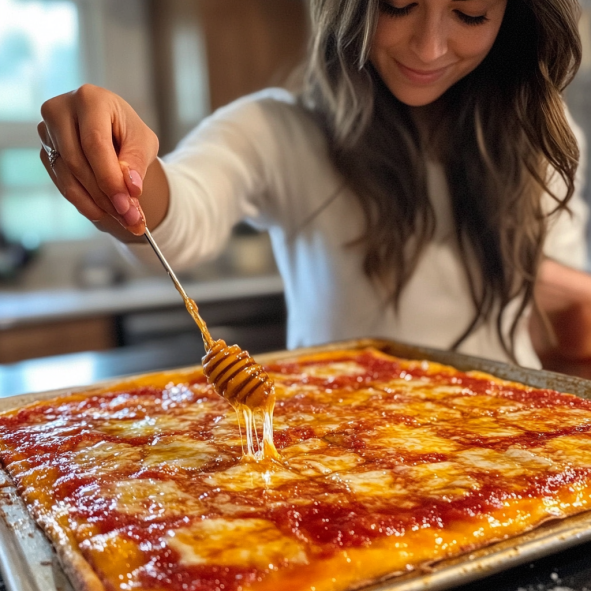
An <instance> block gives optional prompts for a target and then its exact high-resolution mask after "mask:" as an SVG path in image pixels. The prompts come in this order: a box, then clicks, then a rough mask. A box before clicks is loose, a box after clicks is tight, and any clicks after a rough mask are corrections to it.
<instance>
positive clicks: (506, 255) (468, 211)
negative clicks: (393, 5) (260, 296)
mask: <svg viewBox="0 0 591 591" xmlns="http://www.w3.org/2000/svg"><path fill="white" fill-rule="evenodd" d="M378 10H379V0H311V14H312V27H313V43H312V46H311V50H310V56H309V60H308V67H307V71H306V78H305V86H304V90H303V93H302V101H303V103H304V105H305V106H306V108H308V109H310V110H311V111H312V112H313V113H314V114H315V116H316V117H317V118H318V120H319V121H320V123H321V125H322V126H323V128H324V129H325V131H326V134H327V137H328V140H329V146H330V151H331V155H332V158H333V160H334V162H335V165H336V166H337V168H338V169H339V170H340V171H341V173H342V175H343V176H344V178H345V179H346V180H347V182H348V183H349V184H350V186H351V187H352V188H353V189H354V190H355V192H356V194H357V195H358V196H359V199H360V202H361V205H362V207H363V211H364V213H365V220H366V231H365V233H364V234H363V236H361V237H360V241H362V243H363V244H364V245H365V248H366V255H365V262H364V271H365V273H366V274H367V275H368V276H369V277H371V278H373V279H376V280H380V281H382V282H386V283H387V284H388V285H389V286H390V290H391V297H392V301H393V304H394V305H395V306H396V305H397V303H398V301H399V298H400V294H401V292H402V290H403V288H404V286H405V285H406V283H407V281H408V279H409V278H410V276H411V275H412V273H413V271H414V269H415V267H416V265H417V262H418V260H419V258H420V255H421V253H422V250H423V248H424V246H425V245H426V244H427V243H428V242H429V240H430V239H431V238H432V235H433V231H434V228H435V219H434V214H433V210H432V207H431V204H430V201H429V197H428V195H427V187H426V165H425V154H424V149H423V145H422V143H423V141H424V140H423V139H422V137H421V134H420V133H419V131H418V129H417V128H416V126H415V124H414V123H413V119H412V117H411V115H410V112H409V109H408V107H407V106H406V105H404V104H403V103H401V102H400V101H398V100H397V99H396V98H395V97H394V96H393V95H392V94H391V93H390V91H389V90H388V89H387V88H386V87H385V85H384V84H383V83H382V81H381V80H380V78H379V76H378V75H377V73H376V72H375V71H374V69H373V68H372V66H371V64H370V62H369V61H368V55H369V49H370V47H371V39H372V36H373V33H374V30H375V25H376V22H377V16H378ZM578 14H579V8H578V4H577V2H576V0H508V4H507V8H506V12H505V16H504V19H503V23H502V25H501V28H500V30H499V33H498V36H497V38H496V40H495V43H494V45H493V47H492V49H491V51H490V52H489V54H488V55H487V57H486V58H485V59H484V61H483V62H482V63H481V64H480V65H479V66H478V67H477V68H476V69H475V70H474V71H473V72H471V73H470V74H469V75H467V76H466V77H465V78H463V79H462V80H461V81H460V82H458V83H457V84H455V85H454V86H453V87H452V88H451V89H450V90H448V91H447V93H446V94H445V95H444V96H443V97H442V98H441V99H440V101H439V103H440V106H441V109H442V117H440V118H439V119H438V120H439V121H441V124H440V125H438V127H437V129H434V130H433V135H432V137H431V138H430V144H431V145H434V146H436V147H437V148H436V155H437V159H438V160H439V161H440V162H441V164H442V165H443V167H444V170H445V174H446V177H447V181H448V185H449V190H450V194H451V200H452V207H453V214H454V218H455V227H456V237H457V242H458V245H459V250H460V255H461V257H462V262H463V264H464V267H465V271H466V274H467V277H468V280H469V285H470V290H471V296H472V300H473V302H474V305H475V309H476V312H475V315H474V317H473V320H472V322H471V323H470V324H469V326H467V327H465V331H464V332H463V334H461V335H460V336H459V338H458V339H457V341H456V342H455V344H454V347H457V346H459V344H460V343H461V342H462V341H463V340H464V339H465V338H466V337H467V336H468V335H469V334H470V333H471V332H472V331H474V330H475V329H476V328H477V327H478V326H480V325H481V324H482V323H483V322H484V321H486V320H488V319H490V318H491V317H492V316H494V317H495V318H496V324H497V332H498V335H499V339H500V342H501V344H502V346H503V348H504V349H505V351H506V352H507V354H508V355H509V356H510V357H511V358H513V359H514V355H513V341H514V335H515V331H516V327H517V323H518V321H519V318H520V316H521V315H522V313H523V311H524V310H525V308H526V307H527V305H528V304H529V303H530V301H531V300H532V296H533V289H534V283H535V279H536V274H537V270H538V267H539V264H540V261H541V258H542V247H543V243H544V239H545V236H546V227H547V221H548V215H549V213H550V212H548V211H546V210H545V209H544V205H543V202H542V194H543V192H546V193H548V194H550V195H551V197H552V198H553V199H554V201H555V204H556V207H554V208H553V209H554V211H559V210H561V209H564V208H566V207H567V203H568V200H569V199H570V197H571V196H572V194H573V191H574V177H575V172H576V169H577V165H578V158H579V153H578V148H577V144H576V141H575V138H574V136H573V133H572V131H571V129H570V127H569V124H568V122H567V120H566V116H565V109H564V104H563V101H562V98H561V93H562V91H563V90H564V88H565V87H566V86H567V84H568V83H569V82H570V81H571V79H572V77H573V76H574V74H575V73H576V70H577V68H578V66H579V63H580V60H581V44H580V39H579V36H578V30H577V19H578ZM551 174H558V175H559V176H560V177H561V178H562V179H563V181H564V183H563V186H564V191H561V192H560V194H556V193H555V192H553V191H552V186H554V185H553V184H551V182H550V177H551ZM515 299H517V302H518V306H517V307H518V310H517V315H516V316H515V318H514V319H513V322H512V324H511V328H510V330H509V331H508V333H507V331H506V330H504V329H503V326H504V324H505V323H504V312H505V311H506V309H507V306H508V304H509V302H512V301H513V300H515Z"/></svg>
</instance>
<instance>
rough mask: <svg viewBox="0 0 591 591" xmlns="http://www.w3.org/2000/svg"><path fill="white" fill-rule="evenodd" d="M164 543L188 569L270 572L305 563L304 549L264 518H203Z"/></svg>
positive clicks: (172, 535)
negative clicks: (204, 567) (209, 567)
mask: <svg viewBox="0 0 591 591" xmlns="http://www.w3.org/2000/svg"><path fill="white" fill-rule="evenodd" d="M166 543H167V544H168V546H170V547H171V548H172V549H173V550H175V551H176V552H178V553H179V554H180V556H181V564H185V565H188V566H193V565H204V564H215V565H221V566H243V567H256V568H259V569H262V570H273V569H276V568H278V567H279V566H282V565H284V564H286V563H289V564H300V565H301V564H306V563H307V562H308V559H307V556H306V552H305V549H304V547H303V546H302V545H301V544H299V543H298V542H297V541H296V540H294V539H292V538H289V537H287V536H284V535H283V534H282V533H281V532H280V531H279V530H278V529H277V527H276V526H275V525H274V524H273V523H272V522H271V521H267V520H265V519H233V520H229V519H205V520H203V521H200V522H197V523H195V524H193V525H192V526H191V527H188V528H181V529H177V530H174V531H173V532H171V534H170V535H169V536H168V537H167V538H166Z"/></svg>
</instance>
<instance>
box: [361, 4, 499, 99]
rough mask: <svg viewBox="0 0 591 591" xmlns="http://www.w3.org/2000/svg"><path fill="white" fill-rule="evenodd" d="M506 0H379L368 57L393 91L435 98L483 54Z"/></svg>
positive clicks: (399, 95) (496, 29) (397, 94)
mask: <svg viewBox="0 0 591 591" xmlns="http://www.w3.org/2000/svg"><path fill="white" fill-rule="evenodd" d="M506 5H507V0H380V9H379V10H380V14H379V19H378V25H377V30H376V34H375V37H374V41H373V46H372V50H371V55H370V59H371V63H372V64H373V66H374V67H375V68H376V70H377V71H378V73H379V74H380V76H381V78H382V80H383V81H384V83H385V84H386V86H388V88H389V89H390V91H391V92H392V93H393V94H394V96H395V97H396V98H397V99H398V100H400V101H402V102H403V103H405V104H407V105H409V106H412V107H420V106H424V105H428V104H429V103H432V102H433V101H435V100H437V99H438V98H439V97H440V96H441V95H442V94H443V93H444V92H445V91H446V90H448V89H449V88H450V87H451V86H453V85H454V84H455V83H456V82H457V81H458V80H460V79H461V78H463V77H464V76H466V75H467V74H469V73H470V72H471V71H472V70H474V69H475V68H476V67H477V66H478V64H480V62H482V60H483V59H484V58H485V57H486V54H487V53H488V52H489V51H490V48H491V47H492V46H493V43H494V41H495V39H496V36H497V33H498V32H499V28H500V26H501V22H502V20H503V15H504V13H505V7H506Z"/></svg>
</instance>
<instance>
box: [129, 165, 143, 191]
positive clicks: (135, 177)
mask: <svg viewBox="0 0 591 591" xmlns="http://www.w3.org/2000/svg"><path fill="white" fill-rule="evenodd" d="M129 178H130V179H131V184H132V185H135V186H136V187H137V188H138V189H139V190H140V191H141V190H142V186H143V184H144V182H143V181H142V177H141V176H140V173H139V172H138V171H137V170H130V171H129Z"/></svg>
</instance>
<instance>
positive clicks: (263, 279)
mask: <svg viewBox="0 0 591 591" xmlns="http://www.w3.org/2000/svg"><path fill="white" fill-rule="evenodd" d="M307 32H308V25H307V20H306V10H305V4H304V1H303V0H0V395H7V394H13V393H18V392H26V391H37V390H40V389H50V388H54V387H62V386H69V385H73V384H79V383H89V382H91V381H95V380H96V379H100V378H103V377H109V376H112V375H119V374H122V373H135V372H143V371H150V370H157V369H162V368H166V367H178V366H180V365H189V364H195V363H200V359H201V355H202V354H203V346H202V342H201V338H200V335H199V332H198V330H197V327H196V326H195V323H194V322H193V321H192V319H191V318H190V316H189V315H188V314H187V312H186V311H185V309H184V306H183V303H182V300H181V298H180V297H179V295H178V293H177V292H176V290H175V289H174V287H173V286H172V283H171V282H170V280H169V279H168V276H167V275H166V274H165V273H164V271H163V270H161V269H158V268H156V269H154V270H152V271H150V270H141V269H134V268H132V267H131V266H130V265H128V264H127V263H126V262H125V261H124V260H122V258H121V257H120V256H119V254H118V253H117V251H116V250H115V248H114V245H113V243H112V240H111V239H110V238H109V237H108V236H106V235H103V234H101V233H100V232H98V231H97V230H96V229H95V228H94V226H93V225H92V224H91V223H90V222H88V221H87V220H85V219H84V218H83V217H82V216H80V215H79V214H78V213H77V211H76V210H75V209H74V207H72V206H71V205H70V204H69V203H68V202H66V200H65V199H63V198H62V197H61V195H59V193H58V192H57V190H56V189H55V188H54V187H53V185H52V183H51V182H50V180H49V177H48V175H47V173H46V172H45V169H44V168H43V166H42V165H41V163H40V160H39V148H40V146H39V139H38V137H37V133H36V125H37V122H38V121H39V119H40V115H39V108H40V106H41V104H42V102H43V101H44V100H46V99H48V98H50V97H52V96H55V95H58V94H61V93H64V92H67V91H70V90H72V89H74V88H76V87H78V86H80V85H81V84H82V83H85V82H90V83H93V84H97V85H100V86H105V87H107V88H109V89H110V90H112V91H114V92H116V93H118V94H120V95H121V96H123V97H124V98H125V99H126V100H127V101H128V102H129V103H130V104H131V105H132V106H133V107H134V108H135V109H136V111H138V113H139V114H140V116H141V117H142V118H143V119H144V121H146V122H147V123H148V125H150V127H152V129H154V131H155V132H156V133H157V134H158V135H159V137H160V140H161V154H164V153H166V152H168V151H169V150H170V149H172V148H173V147H174V145H175V144H176V143H177V141H178V140H179V139H180V138H181V137H182V136H183V135H184V134H185V133H186V132H187V131H189V130H190V129H191V128H193V127H194V126H195V125H196V124H198V123H199V121H200V120H201V119H202V118H203V117H205V116H206V115H208V114H209V113H211V112H212V111H213V110H215V109H216V108H217V107H219V106H221V105H224V104H226V103H228V102H230V101H232V100H233V99H235V98H237V97H239V96H241V95H244V94H247V93H250V92H253V91H256V90H258V89H261V88H264V87H267V86H270V85H275V86H281V85H286V84H288V83H289V79H290V75H291V72H292V71H293V70H294V68H295V67H296V66H297V64H298V63H299V62H300V61H301V59H302V57H303V56H304V54H305V48H306V42H307ZM180 278H181V279H182V281H183V284H184V285H185V288H186V289H187V292H188V293H189V295H190V296H191V297H193V298H194V299H195V300H196V301H197V302H198V303H199V305H200V309H201V313H202V315H203V316H204V318H205V319H206V321H207V322H208V325H209V326H210V329H211V331H212V334H213V335H214V337H216V338H225V339H227V340H228V341H229V342H232V343H233V342H238V343H240V345H241V346H242V347H243V348H246V349H248V350H249V351H250V352H251V353H257V352H260V351H265V350H273V349H282V348H284V346H285V309H284V302H283V288H282V283H281V280H280V278H279V277H278V275H277V271H276V268H275V264H274V260H273V256H272V253H271V250H270V246H269V241H268V238H267V236H266V235H265V234H258V233H255V232H254V231H252V230H250V229H249V228H247V227H243V226H239V227H237V228H236V230H235V232H234V236H233V238H232V240H231V242H230V244H229V245H228V248H227V249H226V251H225V252H224V253H223V254H222V256H221V257H220V258H219V259H218V260H216V261H214V262H212V263H208V264H205V265H202V266H200V267H199V268H198V269H197V270H195V271H194V272H190V273H185V274H184V275H183V276H182V277H180ZM96 351H103V352H104V353H102V354H100V355H98V354H96V353H94V352H96ZM90 352H92V353H90Z"/></svg>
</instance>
